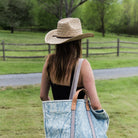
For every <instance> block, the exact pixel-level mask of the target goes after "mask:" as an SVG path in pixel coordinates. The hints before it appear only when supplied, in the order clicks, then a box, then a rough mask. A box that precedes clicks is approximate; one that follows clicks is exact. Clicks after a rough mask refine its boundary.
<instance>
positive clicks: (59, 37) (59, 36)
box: [53, 35, 72, 39]
mask: <svg viewBox="0 0 138 138" xmlns="http://www.w3.org/2000/svg"><path fill="white" fill-rule="evenodd" d="M53 37H56V38H61V39H69V38H72V36H71V37H61V36H57V35H53Z"/></svg>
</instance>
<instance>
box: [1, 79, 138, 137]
mask: <svg viewBox="0 0 138 138" xmlns="http://www.w3.org/2000/svg"><path fill="white" fill-rule="evenodd" d="M137 84H138V77H129V78H120V79H115V80H97V81H96V87H97V91H98V95H99V98H100V101H101V104H102V107H103V108H104V109H105V110H106V111H107V112H108V114H109V116H110V126H109V130H108V133H107V134H108V137H109V138H136V137H138V132H137V129H138V111H137V107H138V96H137V94H138V87H137ZM39 91H40V86H39V85H35V86H23V87H17V88H11V87H7V88H0V138H9V137H10V138H44V127H43V112H42V103H41V101H40V98H39ZM50 97H52V95H51V92H50Z"/></svg>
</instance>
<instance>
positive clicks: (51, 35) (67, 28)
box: [45, 18, 94, 44]
mask: <svg viewBox="0 0 138 138" xmlns="http://www.w3.org/2000/svg"><path fill="white" fill-rule="evenodd" d="M93 36H94V35H93V34H92V33H85V34H83V33H82V27H81V22H80V19H78V18H64V19H61V20H59V21H58V24H57V29H54V30H52V31H50V32H48V33H47V34H46V36H45V42H46V43H48V44H62V43H65V42H70V41H74V40H79V39H83V38H87V37H93Z"/></svg>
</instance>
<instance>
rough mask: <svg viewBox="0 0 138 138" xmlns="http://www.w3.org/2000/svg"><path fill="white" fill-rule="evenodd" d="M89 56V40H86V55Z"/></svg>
mask: <svg viewBox="0 0 138 138" xmlns="http://www.w3.org/2000/svg"><path fill="white" fill-rule="evenodd" d="M88 56H89V40H88V39H87V41H86V57H88Z"/></svg>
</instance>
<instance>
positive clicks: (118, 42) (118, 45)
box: [117, 38, 120, 56]
mask: <svg viewBox="0 0 138 138" xmlns="http://www.w3.org/2000/svg"><path fill="white" fill-rule="evenodd" d="M119 47H120V40H119V38H118V39H117V56H119Z"/></svg>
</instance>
